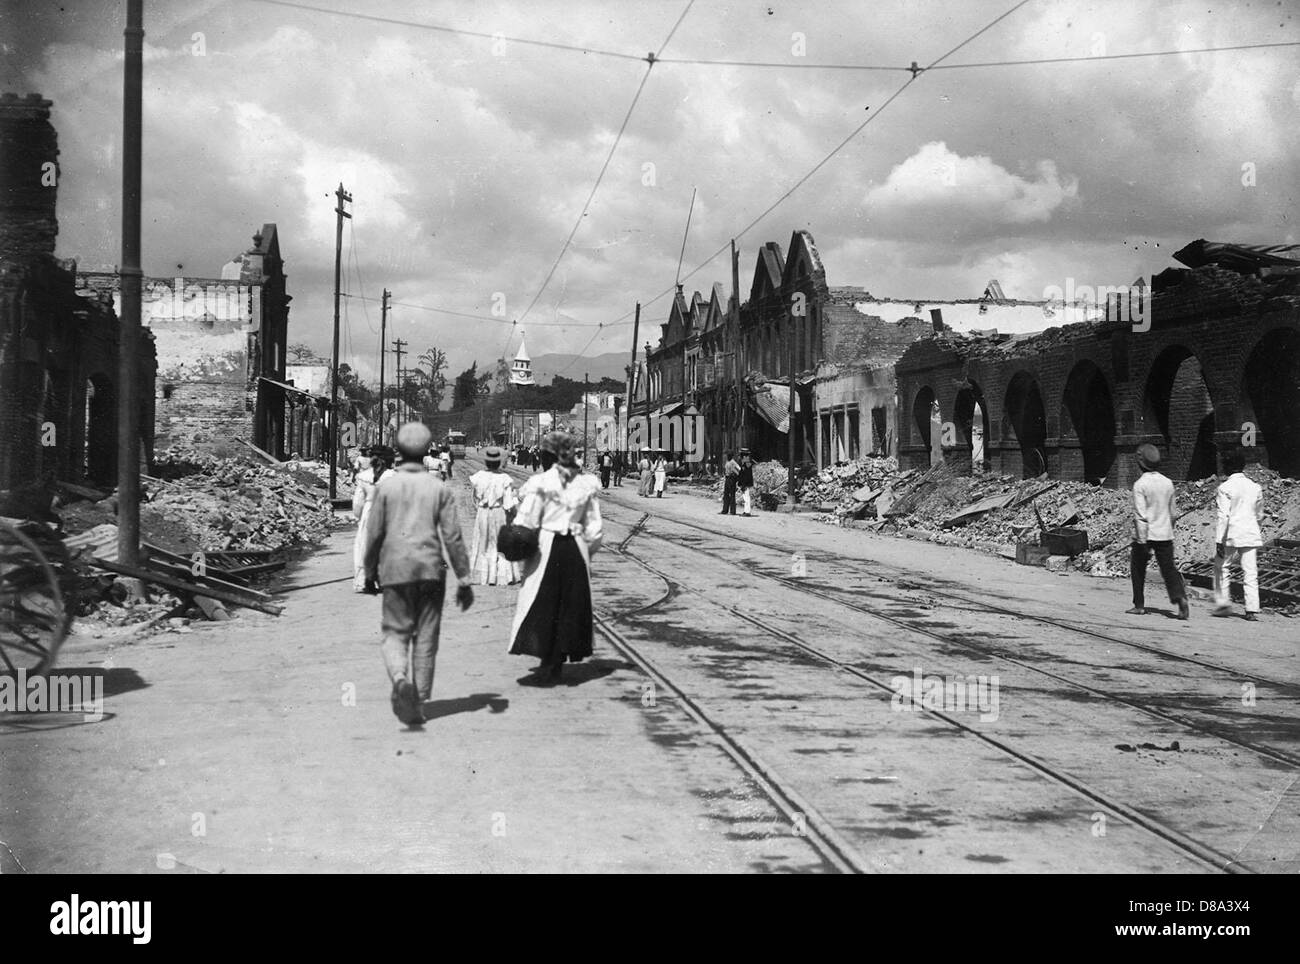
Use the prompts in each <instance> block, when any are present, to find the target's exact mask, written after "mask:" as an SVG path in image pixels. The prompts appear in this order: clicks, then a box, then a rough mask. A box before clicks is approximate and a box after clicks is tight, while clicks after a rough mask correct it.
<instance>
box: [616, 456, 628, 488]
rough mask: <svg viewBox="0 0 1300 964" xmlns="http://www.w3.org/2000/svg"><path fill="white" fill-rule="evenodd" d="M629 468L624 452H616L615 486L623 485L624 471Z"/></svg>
mask: <svg viewBox="0 0 1300 964" xmlns="http://www.w3.org/2000/svg"><path fill="white" fill-rule="evenodd" d="M626 466H627V460H626V459H625V458H624V456H623V450H622V449H618V450H616V451H615V452H614V484H615V485H622V484H623V471H624V469H625V467H626Z"/></svg>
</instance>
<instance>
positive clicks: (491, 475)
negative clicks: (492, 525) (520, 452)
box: [469, 469, 519, 512]
mask: <svg viewBox="0 0 1300 964" xmlns="http://www.w3.org/2000/svg"><path fill="white" fill-rule="evenodd" d="M469 484H470V486H471V487H472V488H473V490H474V504H475V505H476V506H478V508H480V509H505V510H506V511H507V512H509V511H510V510H511V509H513V508H514V507H515V506H517V505H518V504H519V500H518V499H517V498H516V497H515V487H514V486H513V485H511V484H510V476H508V475H506V474H505V473H504V472H489V471H488V470H487V469H479V470H478V471H477V472H475V473H474V474H473V475H471V476H470V477H469Z"/></svg>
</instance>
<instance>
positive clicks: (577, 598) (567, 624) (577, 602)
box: [510, 535, 592, 663]
mask: <svg viewBox="0 0 1300 964" xmlns="http://www.w3.org/2000/svg"><path fill="white" fill-rule="evenodd" d="M591 636H592V621H591V581H590V578H589V577H588V575H587V566H586V563H584V562H583V561H582V553H581V551H580V550H579V549H578V542H577V540H576V539H575V538H574V537H573V536H560V535H557V536H556V537H555V539H554V540H553V541H552V542H551V554H550V557H549V558H548V559H547V560H546V571H545V572H543V573H542V582H541V585H540V586H538V588H537V598H536V599H534V600H533V605H532V607H531V608H530V609H529V610H528V615H527V616H525V617H524V621H523V624H522V625H521V626H520V627H519V633H518V635H517V636H516V637H515V642H514V645H513V646H511V647H510V652H511V653H514V654H516V655H519V656H536V657H537V658H538V659H540V660H541V661H542V662H543V663H563V662H564V661H565V660H570V661H572V662H575V663H576V662H577V661H578V660H581V659H586V658H587V657H588V656H590V655H591Z"/></svg>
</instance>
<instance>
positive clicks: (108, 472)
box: [83, 374, 117, 485]
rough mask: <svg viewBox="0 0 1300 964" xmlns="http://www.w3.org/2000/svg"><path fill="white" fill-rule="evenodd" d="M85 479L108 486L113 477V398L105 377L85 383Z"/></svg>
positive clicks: (114, 449) (114, 470)
mask: <svg viewBox="0 0 1300 964" xmlns="http://www.w3.org/2000/svg"><path fill="white" fill-rule="evenodd" d="M83 468H84V470H85V474H86V478H88V479H90V480H91V481H92V482H98V483H101V484H107V485H111V484H112V483H113V479H114V476H115V475H116V474H117V398H116V395H115V393H114V391H113V383H112V382H111V381H109V378H108V376H107V375H104V374H96V375H91V376H90V378H89V379H88V380H87V381H86V459H85V464H84V466H83Z"/></svg>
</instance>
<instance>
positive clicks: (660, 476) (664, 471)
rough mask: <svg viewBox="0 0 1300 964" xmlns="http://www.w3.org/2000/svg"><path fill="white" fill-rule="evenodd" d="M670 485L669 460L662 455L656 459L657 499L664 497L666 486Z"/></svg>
mask: <svg viewBox="0 0 1300 964" xmlns="http://www.w3.org/2000/svg"><path fill="white" fill-rule="evenodd" d="M667 484H668V460H667V459H665V458H664V457H663V455H662V454H661V455H660V456H659V458H657V459H655V498H656V499H662V498H663V497H664V486H666V485H667Z"/></svg>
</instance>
